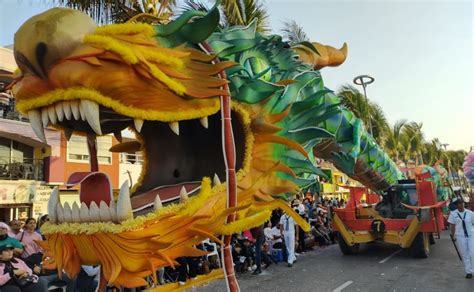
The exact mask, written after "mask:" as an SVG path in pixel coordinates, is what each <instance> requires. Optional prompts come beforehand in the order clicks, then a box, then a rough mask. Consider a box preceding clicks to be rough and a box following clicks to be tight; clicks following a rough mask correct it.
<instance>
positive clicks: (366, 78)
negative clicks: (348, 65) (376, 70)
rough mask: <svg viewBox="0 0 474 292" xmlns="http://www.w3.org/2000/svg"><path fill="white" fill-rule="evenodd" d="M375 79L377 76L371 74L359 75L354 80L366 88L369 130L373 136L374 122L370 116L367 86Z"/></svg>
mask: <svg viewBox="0 0 474 292" xmlns="http://www.w3.org/2000/svg"><path fill="white" fill-rule="evenodd" d="M374 81H375V78H374V77H372V76H370V75H359V76H356V77H355V78H354V80H353V82H354V84H357V85H362V88H363V89H364V96H365V103H366V106H367V113H368V117H369V121H368V122H369V132H370V135H371V136H373V133H372V122H371V118H370V112H369V110H368V109H369V100H368V99H367V91H366V87H367V85H369V84H371V83H373V82H374Z"/></svg>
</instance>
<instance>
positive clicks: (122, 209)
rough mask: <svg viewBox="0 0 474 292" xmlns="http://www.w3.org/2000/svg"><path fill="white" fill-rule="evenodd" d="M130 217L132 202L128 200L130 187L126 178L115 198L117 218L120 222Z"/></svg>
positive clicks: (131, 214)
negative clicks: (116, 198)
mask: <svg viewBox="0 0 474 292" xmlns="http://www.w3.org/2000/svg"><path fill="white" fill-rule="evenodd" d="M131 218H133V213H132V202H131V201H130V189H129V188H128V180H127V181H125V182H124V183H123V184H122V186H121V187H120V192H119V197H118V200H117V219H118V221H120V222H121V221H125V220H127V219H131Z"/></svg>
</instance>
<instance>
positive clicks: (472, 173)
mask: <svg viewBox="0 0 474 292" xmlns="http://www.w3.org/2000/svg"><path fill="white" fill-rule="evenodd" d="M472 150H473V148H472V147H471V152H469V153H468V154H467V155H466V157H465V158H464V163H463V165H462V168H463V171H464V175H465V176H466V178H467V181H468V187H467V195H468V198H466V199H467V200H469V205H470V208H471V210H473V208H474V189H473V186H474V152H472Z"/></svg>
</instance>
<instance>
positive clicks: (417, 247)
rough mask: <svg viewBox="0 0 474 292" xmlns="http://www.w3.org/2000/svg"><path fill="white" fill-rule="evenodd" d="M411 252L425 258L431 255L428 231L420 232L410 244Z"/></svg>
mask: <svg viewBox="0 0 474 292" xmlns="http://www.w3.org/2000/svg"><path fill="white" fill-rule="evenodd" d="M410 253H411V255H412V256H413V257H415V258H420V259H425V258H427V257H428V256H429V255H430V239H429V234H428V233H426V232H418V234H417V235H416V237H415V239H414V240H413V242H412V244H411V246H410Z"/></svg>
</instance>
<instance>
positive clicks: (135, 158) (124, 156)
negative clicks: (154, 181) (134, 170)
mask: <svg viewBox="0 0 474 292" xmlns="http://www.w3.org/2000/svg"><path fill="white" fill-rule="evenodd" d="M120 163H125V164H142V163H143V156H142V154H141V153H124V152H122V153H120Z"/></svg>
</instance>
